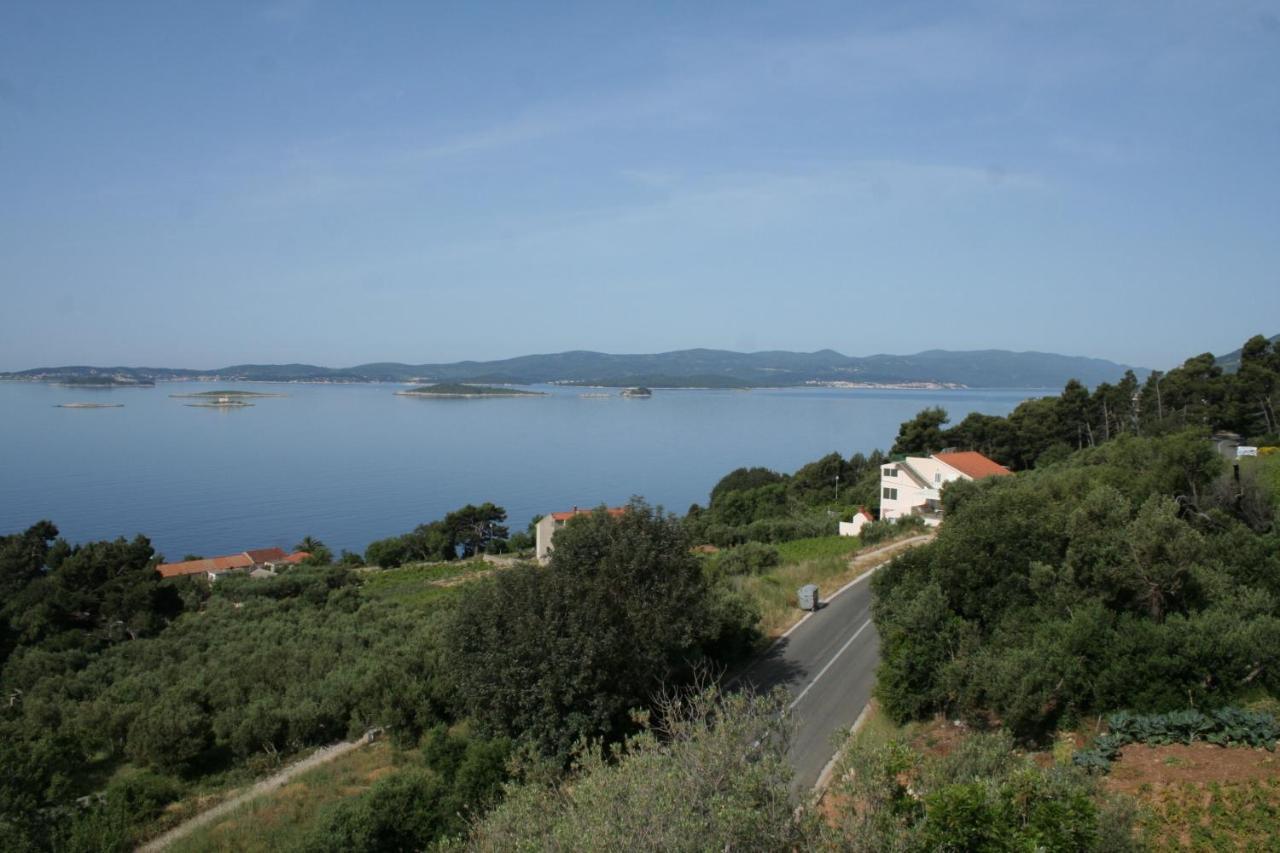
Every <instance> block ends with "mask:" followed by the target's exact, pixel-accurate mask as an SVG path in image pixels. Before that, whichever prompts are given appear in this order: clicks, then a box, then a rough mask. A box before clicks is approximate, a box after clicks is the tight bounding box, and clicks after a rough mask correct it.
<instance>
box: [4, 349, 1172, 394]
mask: <svg viewBox="0 0 1280 853" xmlns="http://www.w3.org/2000/svg"><path fill="white" fill-rule="evenodd" d="M1126 370H1133V371H1134V373H1135V374H1137V375H1138V377H1139V378H1140V379H1141V378H1142V377H1144V376H1145V375H1146V374H1147V373H1148V372H1149V371H1147V370H1145V369H1142V368H1131V367H1129V366H1127V365H1123V364H1117V363H1116V362H1113V361H1107V360H1105V359H1098V358H1085V357H1081V356H1067V355H1058V354H1055V353H1041V352H1010V351H1008V350H972V351H949V350H927V351H925V352H920V353H916V354H914V355H886V354H878V355H870V356H847V355H843V354H841V353H838V352H836V351H834V350H829V349H828V350H819V351H818V352H812V353H803V352H788V351H782V350H778V351H768V352H753V353H740V352H731V351H728V350H712V349H689V350H677V351H673V352H666V353H655V354H647V355H616V354H610V353H601V352H590V351H585V350H575V351H571V352H562V353H554V354H546V355H526V356H519V357H517V358H508V359H500V360H496V361H459V362H452V363H444V364H402V363H399V362H378V363H373V364H362V365H357V366H355V367H345V368H332V367H320V366H317V365H311V364H238V365H231V366H228V367H220V368H215V369H208V370H200V369H190V368H169V367H92V366H84V365H78V366H64V367H39V368H33V369H31V370H22V371H15V372H12V373H0V379H8V380H27V381H43V382H85V381H91V382H94V383H95V384H119V385H137V384H140V383H151V382H163V381H182V380H207V381H222V382H232V381H240V382H401V383H408V382H417V383H441V382H443V383H453V382H469V383H488V384H493V385H531V384H539V383H558V384H564V385H582V386H602V387H612V388H621V387H628V386H638V385H644V386H648V387H651V388H652V387H657V388H694V387H701V388H762V387H785V386H795V385H805V384H827V383H840V384H845V383H849V384H853V385H869V386H876V385H915V386H921V385H923V386H938V387H969V388H1060V387H1061V386H1062V385H1063V384H1065V383H1066V382H1067V381H1068V380H1070V379H1077V380H1079V381H1081V382H1083V383H1084V384H1086V385H1089V386H1093V385H1097V384H1099V383H1102V382H1114V381H1116V380H1118V379H1120V378H1121V377H1122V376H1123V375H1124V372H1125V371H1126Z"/></svg>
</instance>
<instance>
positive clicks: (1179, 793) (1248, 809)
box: [1136, 778, 1280, 850]
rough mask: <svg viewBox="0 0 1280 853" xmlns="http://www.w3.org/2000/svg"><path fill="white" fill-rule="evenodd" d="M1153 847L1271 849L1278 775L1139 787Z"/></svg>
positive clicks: (1278, 808) (1279, 817)
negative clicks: (1232, 780) (1276, 776)
mask: <svg viewBox="0 0 1280 853" xmlns="http://www.w3.org/2000/svg"><path fill="white" fill-rule="evenodd" d="M1136 796H1137V799H1138V801H1139V803H1140V804H1141V805H1142V807H1143V818H1142V830H1143V833H1144V834H1145V836H1146V839H1147V842H1148V843H1149V844H1150V845H1151V846H1152V847H1153V848H1154V849H1156V850H1186V849H1193V850H1275V849H1276V837H1275V832H1276V826H1277V823H1278V822H1280V778H1271V779H1255V780H1251V781H1247V782H1222V783H1219V782H1211V783H1209V784H1207V785H1206V784H1199V783H1184V784H1180V785H1168V786H1159V787H1149V788H1146V789H1145V790H1139V791H1138V792H1137V795H1136Z"/></svg>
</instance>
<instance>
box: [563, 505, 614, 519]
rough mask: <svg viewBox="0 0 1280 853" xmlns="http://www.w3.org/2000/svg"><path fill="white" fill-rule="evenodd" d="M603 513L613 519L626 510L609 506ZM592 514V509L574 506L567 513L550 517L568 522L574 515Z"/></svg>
mask: <svg viewBox="0 0 1280 853" xmlns="http://www.w3.org/2000/svg"><path fill="white" fill-rule="evenodd" d="M605 511H606V512H608V513H609V515H612V516H613V517H614V518H617V517H618V516H620V515H622V514H623V513H624V512H626V511H627V508H626V507H624V506H611V507H609V508H607V509H606V510H605ZM593 512H595V510H593V509H578V508H577V507H576V506H575V507H574V508H573V509H571V510H569V511H568V512H553V513H551V517H552V518H553V519H555V520H556V521H568V520H569V519H571V518H573V517H574V516H575V515H590V514H591V513H593Z"/></svg>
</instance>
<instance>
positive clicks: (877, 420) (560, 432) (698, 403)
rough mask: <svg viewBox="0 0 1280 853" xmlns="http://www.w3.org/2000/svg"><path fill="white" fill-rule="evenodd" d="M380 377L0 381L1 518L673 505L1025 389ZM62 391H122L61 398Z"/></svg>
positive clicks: (277, 525)
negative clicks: (238, 395)
mask: <svg viewBox="0 0 1280 853" xmlns="http://www.w3.org/2000/svg"><path fill="white" fill-rule="evenodd" d="M213 387H217V388H229V387H234V388H241V389H244V390H252V391H259V392H278V393H283V394H287V395H288V396H286V397H281V398H269V399H261V400H258V401H257V402H256V404H255V405H254V406H253V407H252V408H245V409H239V410H233V411H222V410H216V409H202V408H192V407H189V406H187V405H184V403H188V402H192V401H191V400H182V399H175V398H172V397H171V396H170V395H171V394H177V393H190V392H193V391H202V390H210V389H211V388H213ZM397 388H398V386H393V385H270V384H263V383H252V384H246V385H218V386H211V385H207V384H200V383H162V384H160V385H159V386H158V387H156V388H147V389H133V388H129V389H113V390H84V389H68V388H58V387H54V386H50V385H43V384H36V383H25V382H0V412H2V413H3V415H2V418H0V532H13V531H17V530H21V529H24V528H26V527H27V526H29V525H30V524H32V523H33V522H35V521H37V520H39V519H42V518H48V519H50V520H52V521H54V522H55V523H56V524H57V525H58V527H59V528H60V529H61V530H62V533H63V535H64V536H66V537H67V538H68V539H71V540H72V541H85V540H90V539H99V538H108V537H115V536H118V535H125V536H132V535H133V534H135V533H143V534H146V535H147V536H149V537H151V540H152V542H153V543H154V545H155V547H156V548H157V550H159V551H161V552H163V553H164V554H165V555H166V556H168V557H169V558H170V559H179V558H181V557H182V556H183V555H184V554H187V553H194V554H204V555H213V554H223V553H231V552H235V551H240V550H244V549H246V548H260V547H267V546H272V545H278V546H281V547H285V548H287V547H289V546H291V545H293V544H294V543H295V542H296V541H298V540H299V539H300V538H301V537H302V536H304V535H306V534H311V535H313V536H317V537H319V538H320V539H322V540H324V541H325V542H326V543H327V544H329V545H330V547H332V548H333V549H334V551H335V553H336V552H337V550H338V549H340V548H350V549H352V550H357V551H363V550H364V547H365V545H367V544H368V543H369V542H370V541H371V540H373V539H378V538H381V537H384V536H390V535H393V534H398V533H403V532H405V531H407V530H409V529H411V528H412V527H414V526H415V525H416V524H419V523H420V522H423V521H429V520H432V519H435V518H439V517H441V516H442V515H443V514H444V513H445V512H447V511H449V510H450V509H453V508H456V507H458V506H461V505H462V504H465V503H479V502H482V501H493V502H494V503H497V504H500V505H502V506H504V507H506V508H507V511H508V513H509V515H510V523H511V525H512V529H513V530H514V529H520V528H523V526H524V525H525V523H526V522H527V521H528V520H529V519H530V518H531V517H532V516H534V515H535V514H538V513H545V512H550V511H553V510H560V509H567V508H569V507H571V506H574V505H577V506H594V505H597V504H600V503H608V504H617V503H621V502H624V501H626V500H627V499H628V498H629V497H631V496H632V495H642V496H643V497H645V498H646V499H647V500H649V501H650V502H651V503H656V504H662V505H664V506H665V507H667V508H668V509H670V510H673V511H676V512H679V513H683V512H684V511H685V510H686V509H687V508H688V507H689V505H690V504H691V503H694V502H699V503H705V502H706V499H707V494H708V492H709V491H710V490H711V487H712V486H713V485H714V484H715V482H716V481H717V480H718V479H719V478H720V477H721V476H722V475H724V474H725V473H727V472H728V471H730V470H732V469H733V468H736V467H738V466H743V465H747V466H754V465H763V466H767V467H770V468H774V469H777V470H780V471H793V470H795V469H796V468H797V467H799V466H800V465H802V464H804V463H805V462H809V461H811V460H813V459H816V458H818V457H819V456H822V455H823V454H826V453H829V452H831V451H833V450H835V451H839V452H840V453H841V454H844V455H846V456H848V455H850V454H852V453H854V452H856V451H862V452H868V451H870V450H872V449H874V448H877V447H880V448H888V446H889V445H890V444H892V443H893V439H894V436H895V435H896V433H897V429H898V425H899V423H901V422H902V421H904V420H907V419H909V418H911V417H912V416H913V415H915V413H916V412H918V411H919V410H920V409H922V408H924V407H926V406H934V405H938V406H942V407H944V408H945V409H946V410H947V411H948V412H949V413H950V414H951V417H952V421H953V422H956V421H958V420H959V419H960V418H963V417H964V416H965V415H966V414H968V413H969V412H973V411H978V412H985V413H988V414H1005V413H1008V412H1009V411H1011V410H1012V409H1013V407H1014V406H1016V405H1017V404H1018V402H1019V401H1021V400H1023V399H1025V398H1026V397H1028V396H1033V395H1035V394H1036V393H1038V392H1033V391H1008V390H1000V391H989V390H968V391H869V390H857V391H853V390H836V389H825V388H805V389H785V390H754V391H657V392H656V393H655V394H654V396H653V397H652V398H651V399H647V400H646V399H624V398H621V397H619V396H617V392H616V391H613V392H610V396H609V397H607V398H604V399H595V398H583V397H581V396H580V395H581V394H582V393H584V391H583V390H582V389H565V388H556V387H544V388H539V389H538V390H542V391H546V392H548V393H549V395H550V396H547V397H537V398H526V399H512V398H503V399H492V400H485V399H479V400H423V399H412V398H405V397H397V396H395V395H394V393H393V392H394V391H396V390H397ZM66 402H111V403H123V404H124V407H123V408H111V409H62V408H57V404H59V403H66Z"/></svg>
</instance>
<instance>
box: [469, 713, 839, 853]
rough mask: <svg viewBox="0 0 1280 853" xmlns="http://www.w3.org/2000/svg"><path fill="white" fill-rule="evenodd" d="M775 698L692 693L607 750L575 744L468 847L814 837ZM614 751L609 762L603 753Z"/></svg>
mask: <svg viewBox="0 0 1280 853" xmlns="http://www.w3.org/2000/svg"><path fill="white" fill-rule="evenodd" d="M786 703H787V698H786V697H785V695H774V696H770V697H756V698H752V697H748V696H745V695H742V694H737V695H731V696H721V695H718V694H716V693H715V692H704V693H693V694H688V695H684V696H682V697H680V699H679V701H678V702H676V701H672V702H667V703H664V704H663V705H662V706H661V707H660V708H659V709H658V712H657V714H656V715H655V718H656V719H658V720H660V721H661V725H660V728H658V729H654V728H651V729H647V730H645V731H644V732H642V733H640V734H638V735H635V736H633V737H631V738H629V739H628V740H627V742H626V744H625V745H624V746H623V747H622V748H620V749H618V750H617V751H616V752H615V753H613V754H612V756H611V755H610V754H608V753H606V752H605V751H604V750H602V749H601V748H600V747H598V746H596V747H594V748H588V749H585V750H583V751H579V752H578V754H577V756H576V761H575V763H574V767H575V773H574V774H573V775H572V776H570V777H569V778H568V779H566V780H564V782H563V783H562V784H552V785H543V784H537V783H531V784H526V785H523V786H520V787H518V788H515V789H514V790H512V791H511V792H510V793H509V795H508V797H507V799H506V800H505V801H504V802H503V804H502V805H500V806H499V807H498V808H497V809H496V810H495V811H494V812H493V813H492V814H490V815H489V816H488V817H487V818H485V819H484V820H483V821H482V822H481V823H479V824H478V825H477V826H476V827H475V829H474V831H473V833H472V836H471V839H470V843H469V848H470V849H472V850H477V851H499V850H501V851H507V850H583V849H589V850H642V851H643V850H652V851H658V850H662V851H666V850H798V849H805V845H806V839H812V838H813V837H814V835H815V834H816V824H815V822H814V821H813V819H812V818H811V817H804V816H800V817H797V816H796V814H795V812H794V806H793V804H792V801H791V797H790V791H789V786H790V780H791V770H790V767H789V766H788V764H787V761H786V749H787V745H788V743H789V737H790V731H791V724H790V722H789V721H788V720H787V719H786V717H785V714H784V713H783V712H784V708H785V706H786ZM611 758H613V759H614V760H610V759H611Z"/></svg>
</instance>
